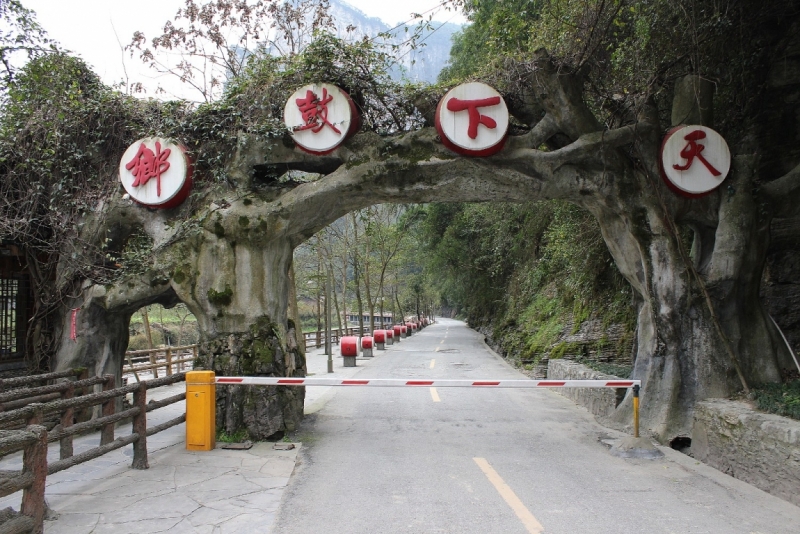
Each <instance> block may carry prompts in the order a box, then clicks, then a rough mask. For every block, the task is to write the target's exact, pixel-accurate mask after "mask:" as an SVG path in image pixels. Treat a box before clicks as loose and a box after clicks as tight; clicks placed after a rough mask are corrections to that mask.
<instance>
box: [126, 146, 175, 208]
mask: <svg viewBox="0 0 800 534" xmlns="http://www.w3.org/2000/svg"><path fill="white" fill-rule="evenodd" d="M171 152H172V151H171V150H170V149H169V148H165V149H164V150H161V143H159V142H158V141H156V151H155V152H153V151H152V150H150V149H149V148H147V146H145V144H144V143H142V144H141V145H140V146H139V151H138V152H137V153H136V155H135V156H134V157H133V159H132V160H130V161H129V162H128V163H127V164H126V165H125V168H126V169H128V170H129V171H131V174H132V175H133V176H134V177H135V180H134V181H133V184H131V185H132V187H139V186H143V185H146V184H147V182H149V181H150V178H155V179H156V191H157V193H156V194H157V196H159V197H160V196H161V175H162V174H163V173H165V172H166V171H167V169H169V161H167V160H168V159H169V155H170V153H171Z"/></svg>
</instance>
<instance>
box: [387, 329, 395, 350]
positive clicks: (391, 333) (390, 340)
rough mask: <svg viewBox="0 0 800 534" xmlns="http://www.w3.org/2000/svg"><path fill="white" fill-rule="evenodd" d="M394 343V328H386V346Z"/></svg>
mask: <svg viewBox="0 0 800 534" xmlns="http://www.w3.org/2000/svg"><path fill="white" fill-rule="evenodd" d="M393 344H394V328H390V329H388V330H386V346H387V347H388V346H389V345H393Z"/></svg>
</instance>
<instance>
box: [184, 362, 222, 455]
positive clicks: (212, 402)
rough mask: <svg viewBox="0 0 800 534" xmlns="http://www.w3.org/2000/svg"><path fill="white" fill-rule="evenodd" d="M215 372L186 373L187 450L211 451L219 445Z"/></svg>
mask: <svg viewBox="0 0 800 534" xmlns="http://www.w3.org/2000/svg"><path fill="white" fill-rule="evenodd" d="M214 378H215V375H214V371H189V372H188V373H186V450H189V451H210V450H212V449H213V448H214V447H215V446H216V444H217V436H216V430H217V428H216V427H217V425H216V407H217V393H216V392H217V387H216V384H215V382H214Z"/></svg>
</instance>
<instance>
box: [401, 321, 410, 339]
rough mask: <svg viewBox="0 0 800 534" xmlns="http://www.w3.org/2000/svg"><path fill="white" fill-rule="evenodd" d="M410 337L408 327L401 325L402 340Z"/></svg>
mask: <svg viewBox="0 0 800 534" xmlns="http://www.w3.org/2000/svg"><path fill="white" fill-rule="evenodd" d="M406 337H408V327H407V326H406V325H404V324H401V325H400V338H401V339H402V338H406Z"/></svg>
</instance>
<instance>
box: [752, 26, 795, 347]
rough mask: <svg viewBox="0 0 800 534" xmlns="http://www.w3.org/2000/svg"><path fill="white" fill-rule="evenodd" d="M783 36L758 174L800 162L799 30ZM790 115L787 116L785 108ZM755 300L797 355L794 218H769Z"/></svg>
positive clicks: (761, 134)
mask: <svg viewBox="0 0 800 534" xmlns="http://www.w3.org/2000/svg"><path fill="white" fill-rule="evenodd" d="M795 30H796V31H791V32H788V36H789V37H788V39H787V41H786V42H785V43H782V45H780V46H779V47H778V53H777V54H776V55H775V56H774V57H773V61H772V67H771V69H770V72H769V74H768V76H767V87H766V89H765V97H764V98H763V107H764V113H763V114H762V117H761V120H760V121H759V126H760V128H759V131H758V133H757V136H758V139H759V146H760V147H762V152H763V154H762V157H761V165H762V167H763V171H764V175H766V176H770V175H771V176H776V175H777V176H779V175H781V174H783V173H786V172H788V171H790V170H791V169H792V168H794V167H795V166H796V165H798V164H800V28H795ZM792 108H793V109H794V113H787V110H788V109H792ZM761 296H762V298H763V299H764V303H765V305H766V307H767V310H768V312H769V314H770V315H771V316H772V318H773V319H774V320H775V322H777V323H778V326H780V328H781V330H782V331H783V333H784V335H785V336H786V338H787V339H788V341H789V344H790V345H791V347H792V349H793V350H794V351H795V353H797V352H798V351H800V220H798V219H773V221H772V224H771V226H770V247H769V253H768V255H767V261H766V266H765V269H764V277H763V280H762V284H761Z"/></svg>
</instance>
